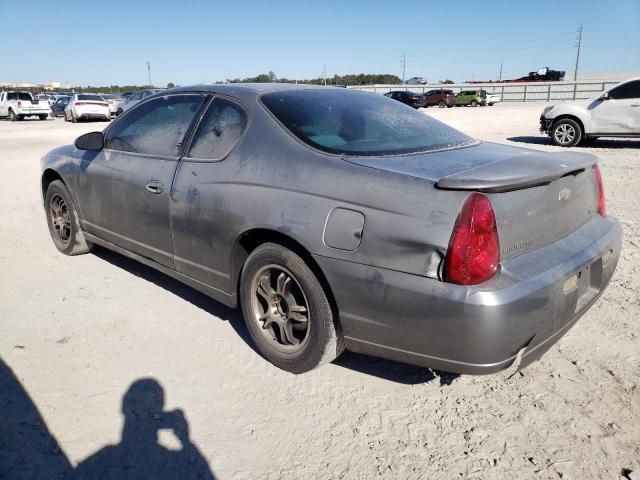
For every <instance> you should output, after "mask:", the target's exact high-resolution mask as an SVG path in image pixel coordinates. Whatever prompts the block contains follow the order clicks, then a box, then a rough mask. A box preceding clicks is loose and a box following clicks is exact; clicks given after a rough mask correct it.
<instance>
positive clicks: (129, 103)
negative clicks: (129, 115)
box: [115, 88, 164, 115]
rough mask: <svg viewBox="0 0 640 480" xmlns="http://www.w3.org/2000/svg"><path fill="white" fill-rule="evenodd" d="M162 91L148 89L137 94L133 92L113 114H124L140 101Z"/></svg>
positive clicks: (161, 89) (160, 89)
mask: <svg viewBox="0 0 640 480" xmlns="http://www.w3.org/2000/svg"><path fill="white" fill-rule="evenodd" d="M163 90H164V89H163V88H149V89H147V90H140V91H138V92H135V93H134V94H132V95H130V96H129V97H128V98H127V99H125V100H124V101H123V102H122V103H120V104H119V105H118V107H117V108H116V112H115V113H116V115H120V114H121V113H123V112H126V111H127V110H129V109H130V108H131V107H133V106H134V105H135V104H136V103H138V102H139V101H140V100H143V99H145V98H147V97H149V96H151V95H153V94H154V93H158V92H161V91H163Z"/></svg>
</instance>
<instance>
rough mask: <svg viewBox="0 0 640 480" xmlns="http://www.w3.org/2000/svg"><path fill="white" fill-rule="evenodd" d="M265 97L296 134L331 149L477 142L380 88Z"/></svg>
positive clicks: (348, 151) (396, 149)
mask: <svg viewBox="0 0 640 480" xmlns="http://www.w3.org/2000/svg"><path fill="white" fill-rule="evenodd" d="M262 102H263V104H264V105H265V106H266V107H267V108H268V109H269V111H271V113H273V114H274V115H275V117H276V118H277V119H278V120H280V122H281V123H282V124H283V125H284V126H285V127H286V128H287V129H288V130H289V131H290V132H291V133H293V134H294V135H295V136H296V137H298V138H299V139H300V140H302V141H303V142H305V143H307V144H308V145H311V146H312V147H315V148H317V149H319V150H323V151H325V152H329V153H335V154H344V155H355V156H379V155H399V154H407V153H418V152H427V151H431V150H441V149H443V148H453V147H458V146H463V145H468V144H471V143H474V142H475V141H474V140H473V139H472V138H470V137H468V136H466V135H464V134H463V133H461V132H459V131H457V130H455V129H453V128H451V127H449V126H447V125H445V124H444V123H442V122H439V121H437V120H435V119H433V118H431V117H428V116H427V115H425V114H423V113H420V112H418V111H417V110H415V109H414V108H411V107H409V106H407V105H404V104H403V103H401V102H398V101H396V100H392V99H390V98H388V97H385V96H384V95H378V94H375V93H365V92H357V91H353V90H347V91H345V90H333V89H331V90H329V89H328V90H319V89H317V90H316V89H314V90H311V89H310V90H299V91H286V92H275V93H268V94H266V95H263V96H262Z"/></svg>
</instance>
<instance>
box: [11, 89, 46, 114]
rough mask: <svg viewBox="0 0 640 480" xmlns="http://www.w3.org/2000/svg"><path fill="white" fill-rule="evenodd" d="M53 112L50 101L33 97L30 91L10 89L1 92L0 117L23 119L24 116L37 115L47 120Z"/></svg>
mask: <svg viewBox="0 0 640 480" xmlns="http://www.w3.org/2000/svg"><path fill="white" fill-rule="evenodd" d="M50 112H51V107H50V106H49V102H46V101H40V100H36V99H34V98H33V96H32V95H31V94H30V93H29V92H19V91H15V90H13V91H9V92H2V93H0V118H3V117H9V119H10V120H12V121H14V122H15V121H16V120H22V119H23V118H24V117H30V116H36V117H39V118H40V120H46V119H47V117H48V116H49V113H50Z"/></svg>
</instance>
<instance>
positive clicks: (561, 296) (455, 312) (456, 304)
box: [315, 217, 622, 374]
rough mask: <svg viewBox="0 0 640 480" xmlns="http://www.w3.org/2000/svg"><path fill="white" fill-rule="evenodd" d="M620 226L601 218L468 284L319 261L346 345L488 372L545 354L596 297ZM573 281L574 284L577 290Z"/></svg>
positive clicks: (616, 251) (607, 275) (616, 250)
mask: <svg viewBox="0 0 640 480" xmlns="http://www.w3.org/2000/svg"><path fill="white" fill-rule="evenodd" d="M621 242H622V230H621V228H620V226H619V224H618V223H617V222H616V221H615V219H612V218H609V217H604V218H603V217H597V218H593V219H592V220H590V221H589V222H587V224H585V225H583V226H582V227H580V228H579V229H578V230H576V231H575V232H574V233H572V234H571V235H569V236H567V237H565V238H563V239H561V240H558V241H556V242H554V243H552V244H549V245H546V246H544V247H540V248H538V249H536V250H533V251H530V252H527V253H524V254H521V255H519V256H517V257H513V258H510V259H508V260H506V261H504V262H503V263H502V265H501V271H500V273H499V274H498V275H496V276H495V277H494V278H493V279H491V280H489V281H488V282H485V283H483V284H481V285H476V286H461V285H454V284H449V283H445V282H442V281H439V280H435V279H430V278H426V277H422V276H417V275H410V274H406V273H401V272H396V271H392V270H384V269H379V268H375V267H370V266H366V265H361V264H356V263H351V262H345V261H341V260H335V259H329V258H327V257H319V256H317V257H315V258H316V260H317V262H318V264H319V265H320V268H322V270H323V272H324V273H325V275H326V277H327V280H328V281H329V284H330V285H331V286H332V288H333V293H334V295H335V298H336V302H337V306H338V310H339V311H340V320H341V324H342V328H343V333H344V336H345V341H346V345H347V348H348V349H349V350H352V351H356V352H360V353H365V354H369V355H374V356H378V357H383V358H388V359H391V360H396V361H400V362H405V363H411V364H415V365H420V366H424V367H431V368H435V369H439V370H444V371H449V372H455V373H463V374H486V373H494V372H497V371H500V370H503V369H505V368H508V367H509V366H510V365H511V364H512V363H514V361H515V360H516V358H517V356H518V353H519V352H521V351H523V354H522V357H521V363H520V365H519V366H520V368H523V367H525V366H526V365H528V364H530V363H531V362H533V361H535V360H537V359H538V358H540V357H541V356H542V355H543V354H544V353H545V352H546V351H547V350H548V349H549V348H550V347H551V346H552V345H553V344H554V343H555V342H556V341H557V340H558V339H559V338H560V337H561V336H562V335H563V334H564V333H566V332H567V331H568V330H569V328H571V326H572V325H573V324H575V322H576V321H577V320H578V319H579V318H580V317H581V316H582V315H583V314H584V313H585V312H586V311H587V310H588V309H589V307H590V306H591V305H592V304H593V302H595V301H596V300H597V298H598V297H599V296H600V294H601V293H602V292H603V291H604V289H605V287H606V286H607V284H608V283H609V280H610V279H611V276H612V275H613V272H614V270H615V267H616V264H617V262H618V258H619V255H620V248H621ZM573 280H575V286H573Z"/></svg>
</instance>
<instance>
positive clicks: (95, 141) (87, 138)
mask: <svg viewBox="0 0 640 480" xmlns="http://www.w3.org/2000/svg"><path fill="white" fill-rule="evenodd" d="M74 145H75V146H76V148H77V149H79V150H93V151H96V152H99V151H100V150H102V148H103V147H104V137H103V136H102V132H89V133H85V134H84V135H80V136H79V137H78V138H76V141H75V142H74Z"/></svg>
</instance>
